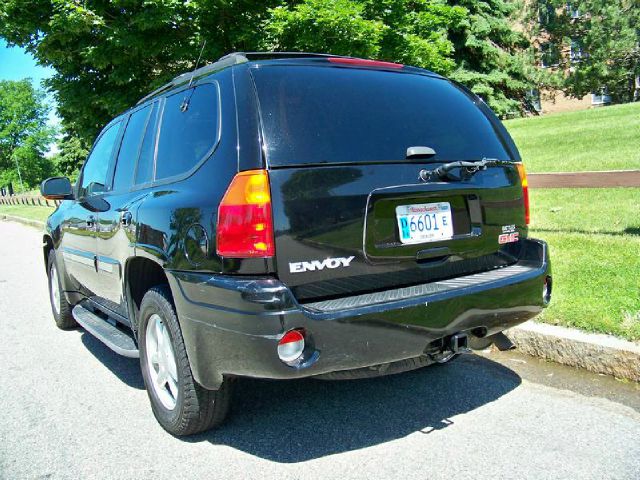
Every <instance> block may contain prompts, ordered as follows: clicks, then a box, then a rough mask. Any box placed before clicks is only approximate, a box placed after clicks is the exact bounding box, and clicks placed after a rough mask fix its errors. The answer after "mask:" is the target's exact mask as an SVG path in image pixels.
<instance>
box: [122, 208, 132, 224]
mask: <svg viewBox="0 0 640 480" xmlns="http://www.w3.org/2000/svg"><path fill="white" fill-rule="evenodd" d="M120 224H121V225H122V226H123V227H128V226H129V225H131V212H128V211H125V212H122V214H121V215H120Z"/></svg>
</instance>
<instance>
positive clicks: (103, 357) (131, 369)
mask: <svg viewBox="0 0 640 480" xmlns="http://www.w3.org/2000/svg"><path fill="white" fill-rule="evenodd" d="M80 331H81V332H82V334H81V336H80V338H81V340H82V343H83V345H84V346H85V347H86V348H87V350H89V352H91V354H92V355H93V356H94V357H96V358H97V359H98V360H99V361H100V362H101V363H102V364H103V365H104V366H105V367H107V368H108V369H109V370H111V372H113V374H114V375H115V376H116V377H118V378H119V379H120V380H121V381H122V382H124V383H125V384H127V385H128V386H130V387H133V388H137V389H139V390H142V389H143V388H144V380H142V372H141V371H140V361H139V360H138V359H137V358H127V357H123V356H122V355H118V354H117V353H115V352H113V351H112V350H110V349H109V348H108V347H107V346H106V345H105V344H104V343H102V342H101V341H100V340H98V339H97V338H95V337H94V336H93V335H91V334H90V333H87V332H85V331H84V330H80Z"/></svg>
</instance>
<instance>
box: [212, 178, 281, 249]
mask: <svg viewBox="0 0 640 480" xmlns="http://www.w3.org/2000/svg"><path fill="white" fill-rule="evenodd" d="M216 251H217V252H218V255H220V256H222V257H232V258H252V257H260V258H263V257H272V256H274V255H275V246H274V241H273V220H272V215H271V193H270V191H269V175H268V173H267V171H266V170H249V171H246V172H240V173H238V174H237V175H236V176H235V177H234V178H233V180H232V181H231V185H229V188H228V189H227V191H226V193H225V194H224V197H223V198H222V202H221V203H220V207H219V208H218V232H217V245H216Z"/></svg>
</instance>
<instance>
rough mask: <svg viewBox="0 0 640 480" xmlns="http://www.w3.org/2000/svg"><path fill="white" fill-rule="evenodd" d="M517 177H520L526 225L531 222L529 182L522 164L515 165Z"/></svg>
mask: <svg viewBox="0 0 640 480" xmlns="http://www.w3.org/2000/svg"><path fill="white" fill-rule="evenodd" d="M516 168H517V169H518V175H520V183H521V184H522V197H523V198H524V221H525V223H526V224H527V225H529V222H530V221H531V213H530V209H529V181H528V180H527V171H526V170H525V168H524V165H523V164H522V163H516Z"/></svg>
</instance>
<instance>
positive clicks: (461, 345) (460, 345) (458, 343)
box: [448, 333, 472, 353]
mask: <svg viewBox="0 0 640 480" xmlns="http://www.w3.org/2000/svg"><path fill="white" fill-rule="evenodd" d="M448 343H449V345H448V347H449V350H451V351H452V352H453V353H472V351H471V349H470V348H469V345H468V337H467V334H466V333H455V334H453V335H451V337H449V342H448Z"/></svg>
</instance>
